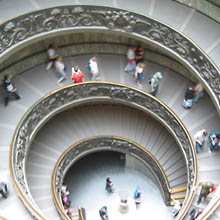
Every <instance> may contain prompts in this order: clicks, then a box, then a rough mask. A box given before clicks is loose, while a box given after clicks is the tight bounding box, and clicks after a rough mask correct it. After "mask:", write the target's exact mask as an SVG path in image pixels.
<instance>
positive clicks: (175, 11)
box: [153, 0, 192, 29]
mask: <svg viewBox="0 0 220 220" xmlns="http://www.w3.org/2000/svg"><path fill="white" fill-rule="evenodd" d="M191 10H192V9H190V8H189V7H185V6H184V5H181V4H179V3H176V2H173V1H164V0H157V1H156V5H155V10H154V14H153V17H155V18H157V19H159V20H160V21H162V22H164V23H166V24H169V25H170V26H172V27H174V28H177V29H180V27H181V26H182V24H183V23H184V21H185V19H186V17H187V16H188V14H189V13H190V12H191Z"/></svg>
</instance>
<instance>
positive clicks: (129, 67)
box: [124, 48, 136, 76]
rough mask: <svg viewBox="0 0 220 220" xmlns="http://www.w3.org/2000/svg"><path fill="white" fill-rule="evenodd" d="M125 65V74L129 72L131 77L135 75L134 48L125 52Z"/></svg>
mask: <svg viewBox="0 0 220 220" xmlns="http://www.w3.org/2000/svg"><path fill="white" fill-rule="evenodd" d="M127 60H128V62H127V65H126V66H125V69H124V71H125V72H131V74H132V76H134V74H135V69H136V59H135V48H129V49H128V51H127Z"/></svg>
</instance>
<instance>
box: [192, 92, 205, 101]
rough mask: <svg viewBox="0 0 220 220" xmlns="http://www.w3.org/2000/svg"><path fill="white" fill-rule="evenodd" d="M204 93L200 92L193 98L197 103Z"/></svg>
mask: <svg viewBox="0 0 220 220" xmlns="http://www.w3.org/2000/svg"><path fill="white" fill-rule="evenodd" d="M203 95H204V93H203V92H198V94H197V95H196V97H195V98H194V99H193V102H195V103H197V102H198V101H199V99H200V98H201V97H202V96H203Z"/></svg>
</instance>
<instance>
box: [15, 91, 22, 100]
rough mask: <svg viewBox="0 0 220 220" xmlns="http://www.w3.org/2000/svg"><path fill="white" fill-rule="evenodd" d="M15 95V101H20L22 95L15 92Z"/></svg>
mask: <svg viewBox="0 0 220 220" xmlns="http://www.w3.org/2000/svg"><path fill="white" fill-rule="evenodd" d="M13 95H14V97H15V99H20V98H21V97H20V95H18V93H17V92H13Z"/></svg>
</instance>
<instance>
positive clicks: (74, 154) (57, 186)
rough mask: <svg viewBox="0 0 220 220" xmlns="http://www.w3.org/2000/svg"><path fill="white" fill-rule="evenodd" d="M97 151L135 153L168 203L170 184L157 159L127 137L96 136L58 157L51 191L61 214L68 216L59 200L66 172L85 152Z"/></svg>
mask: <svg viewBox="0 0 220 220" xmlns="http://www.w3.org/2000/svg"><path fill="white" fill-rule="evenodd" d="M98 151H116V152H121V153H124V154H127V155H133V156H134V155H135V158H137V159H138V160H139V161H141V162H142V163H144V164H145V166H146V167H148V168H149V169H150V170H151V173H152V174H153V176H154V177H155V179H156V180H157V183H158V185H159V186H160V191H161V192H162V196H163V199H164V202H165V204H166V205H170V202H171V198H170V191H171V189H170V186H169V182H168V179H167V176H166V174H165V172H164V170H163V168H162V166H161V165H160V163H159V162H158V161H157V159H156V158H155V157H154V156H153V155H152V154H151V153H150V152H149V151H148V150H146V149H145V148H143V147H142V146H140V145H139V144H137V143H135V142H133V141H130V140H128V139H125V138H122V137H118V136H117V137H116V136H96V137H92V138H86V139H84V140H81V141H79V142H77V143H75V144H73V145H72V146H70V147H69V148H68V149H67V150H65V152H64V153H63V154H62V155H61V156H60V158H59V159H58V161H57V163H56V165H55V168H54V171H53V175H52V184H51V185H52V193H53V198H54V203H55V205H56V208H57V210H58V212H59V213H60V215H61V216H66V218H68V216H67V215H66V214H65V212H64V208H63V207H62V205H61V204H62V200H61V188H62V184H63V182H64V178H65V176H66V173H67V172H68V170H69V169H70V168H71V166H72V165H73V164H74V163H75V162H76V161H77V160H79V159H80V158H82V157H84V156H85V155H87V154H90V153H93V152H98Z"/></svg>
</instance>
